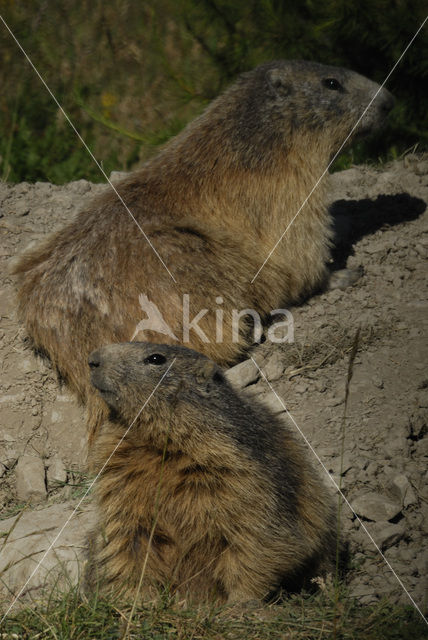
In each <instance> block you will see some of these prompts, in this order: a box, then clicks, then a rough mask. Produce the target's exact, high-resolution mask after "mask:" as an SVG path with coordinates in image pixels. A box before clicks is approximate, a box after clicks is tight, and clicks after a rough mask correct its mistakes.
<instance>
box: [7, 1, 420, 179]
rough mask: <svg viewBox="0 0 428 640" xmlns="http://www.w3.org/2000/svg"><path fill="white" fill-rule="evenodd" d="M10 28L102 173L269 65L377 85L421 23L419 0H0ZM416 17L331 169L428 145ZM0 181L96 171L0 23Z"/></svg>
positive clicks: (142, 154) (135, 160) (94, 175)
mask: <svg viewBox="0 0 428 640" xmlns="http://www.w3.org/2000/svg"><path fill="white" fill-rule="evenodd" d="M0 13H1V15H2V16H3V18H4V19H5V20H6V22H7V23H8V25H9V27H10V28H11V29H12V31H13V32H14V33H15V35H16V37H17V38H18V40H19V41H20V42H21V44H22V46H23V47H24V49H25V50H26V51H27V53H28V55H29V56H30V58H31V59H32V61H33V63H34V64H35V66H36V67H37V69H38V70H39V72H40V73H41V75H42V76H43V77H44V79H45V80H46V82H47V83H48V85H49V86H50V88H51V89H52V91H53V93H54V94H55V96H56V97H57V99H58V100H59V102H60V103H61V105H62V106H63V107H64V109H65V110H66V112H67V113H68V114H69V116H70V118H71V119H72V121H73V123H74V124H75V126H76V127H77V129H78V130H79V131H80V133H81V134H82V136H83V138H84V139H85V141H86V142H87V143H88V144H89V146H90V147H91V149H92V150H93V152H94V154H95V156H96V157H97V159H98V160H99V161H100V162H102V164H103V167H104V169H105V170H106V172H107V173H109V172H110V171H111V170H113V169H114V170H126V169H130V168H132V167H135V166H138V164H141V163H142V162H143V161H144V160H145V159H147V158H148V157H149V156H150V155H151V154H152V153H153V152H154V150H155V149H156V148H157V146H158V145H160V144H161V143H163V142H165V141H166V140H168V138H169V137H170V136H172V135H174V134H176V133H177V132H178V131H179V130H180V129H181V128H182V127H183V126H184V125H185V124H186V123H187V122H188V121H189V120H190V119H192V118H193V117H195V116H196V115H197V114H198V113H200V111H201V110H202V109H203V107H204V106H205V105H206V104H207V103H208V102H209V101H210V100H211V99H212V98H214V97H215V96H216V95H217V94H218V93H219V92H220V91H221V90H222V89H223V88H224V87H225V86H227V84H229V83H230V82H232V81H233V79H234V78H235V77H236V75H237V74H238V73H239V72H241V71H244V70H247V69H251V68H253V67H254V66H256V65H257V64H259V63H260V62H263V61H266V60H272V59H275V58H300V59H308V60H316V61H319V62H322V63H325V64H335V65H340V66H344V67H348V68H350V69H353V70H354V71H358V72H360V73H362V74H364V75H366V76H368V77H370V78H371V79H373V80H376V81H377V82H379V83H381V82H383V80H384V79H385V77H386V76H387V74H388V73H389V71H390V70H391V69H392V67H393V65H394V64H395V62H396V61H397V60H398V58H399V56H400V55H401V53H402V52H403V51H404V49H405V48H406V46H407V44H408V43H409V41H410V40H411V38H412V36H413V35H414V34H415V32H416V31H417V29H418V27H419V26H420V24H421V23H422V21H423V20H424V18H425V15H426V2H425V1H423V0H407V1H401V0H358V1H355V2H351V1H349V0H326V1H324V2H321V1H319V0H318V1H313V2H312V1H310V0H301V1H299V0H297V1H294V2H284V1H280V0H233V1H231V0H147V1H146V2H136V1H135V0H134V1H132V2H126V1H122V2H121V1H119V0H110V1H109V2H101V1H99V0H92V1H88V0H79V2H77V1H67V0H61V1H60V2H56V1H45V2H41V1H37V2H30V3H29V2H24V1H14V0H0ZM427 33H428V23H427V24H426V25H425V26H424V28H423V29H422V31H421V32H420V33H419V35H418V37H417V39H416V40H415V42H414V43H413V45H412V46H411V48H410V49H409V51H408V52H407V54H406V55H405V57H404V59H403V60H402V62H401V63H400V65H399V66H398V67H397V69H396V70H395V72H394V73H393V75H392V76H391V78H390V80H389V81H388V84H387V87H388V89H390V91H392V93H393V94H394V95H395V97H396V98H397V104H396V107H395V108H394V111H393V113H392V114H391V117H390V119H389V123H388V126H387V128H386V129H385V130H383V131H382V133H381V134H379V135H378V136H377V138H373V139H371V140H369V141H365V142H359V143H358V144H355V145H354V146H353V147H352V148H350V149H348V150H346V151H345V152H344V154H342V156H341V157H340V158H339V159H338V160H337V161H336V163H335V168H336V169H338V168H343V167H347V166H349V165H350V164H351V163H359V162H363V161H364V162H379V161H385V160H389V159H393V158H396V157H398V156H400V155H402V154H404V153H406V152H409V151H413V150H419V151H422V150H426V149H427V147H428V81H427V80H428V38H427ZM0 56H1V61H2V64H1V68H0V81H1V87H2V91H1V92H0V129H1V139H0V177H2V179H3V180H9V181H13V182H18V181H22V180H27V181H36V180H47V181H51V182H55V183H63V182H68V181H70V180H75V179H79V178H86V179H89V180H93V181H101V180H103V176H102V175H101V173H100V171H99V170H98V169H97V167H96V166H95V164H94V163H93V161H92V160H91V158H90V156H89V154H88V153H87V151H86V150H85V149H84V148H83V147H82V146H81V144H80V143H79V141H78V139H77V137H76V135H75V133H74V132H73V131H72V130H71V129H70V127H69V125H68V124H67V122H66V121H65V119H64V117H63V115H62V114H61V112H60V111H59V109H58V107H57V106H56V105H55V103H54V102H53V100H52V98H51V97H50V96H49V94H48V92H47V91H46V89H45V88H44V86H43V85H42V84H41V82H40V80H39V79H38V78H37V76H36V74H35V72H34V71H33V70H32V69H31V67H30V65H29V64H28V62H27V61H26V60H25V58H24V56H23V54H22V52H21V51H20V50H19V49H18V47H17V45H16V43H15V42H14V41H13V39H12V37H11V36H10V34H9V33H8V32H7V30H6V28H5V27H4V25H3V24H2V23H0Z"/></svg>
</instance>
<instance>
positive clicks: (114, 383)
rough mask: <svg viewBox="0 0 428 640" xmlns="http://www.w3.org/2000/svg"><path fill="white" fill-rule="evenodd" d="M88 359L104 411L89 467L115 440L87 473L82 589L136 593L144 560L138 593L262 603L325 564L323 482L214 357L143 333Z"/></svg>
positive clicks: (327, 538)
mask: <svg viewBox="0 0 428 640" xmlns="http://www.w3.org/2000/svg"><path fill="white" fill-rule="evenodd" d="M153 354H157V355H158V357H159V356H163V358H164V359H165V362H163V363H161V364H151V363H150V362H149V361H148V359H149V360H150V357H151V356H152V355H153ZM90 364H91V368H92V381H93V384H94V385H95V386H96V388H98V390H99V392H100V393H101V396H102V397H103V398H104V400H105V401H106V402H107V403H108V405H109V406H110V409H111V411H112V416H111V417H110V419H109V420H108V421H106V423H105V424H104V425H103V426H102V428H101V429H100V434H99V436H98V438H97V440H96V444H95V455H96V459H97V463H98V465H99V466H100V467H101V466H102V465H103V464H104V463H105V462H106V460H107V459H108V458H109V456H110V455H111V454H112V452H113V450H114V449H115V447H117V449H116V450H115V451H114V453H113V455H112V456H111V458H110V459H109V460H108V462H107V464H106V466H105V469H104V470H103V472H102V474H101V476H100V478H99V480H98V482H97V487H96V497H97V501H98V507H99V517H100V523H99V526H98V527H97V529H96V531H94V533H93V535H92V536H91V544H90V560H89V568H88V570H87V581H88V582H89V585H88V588H91V589H93V588H95V584H96V582H97V580H101V589H107V590H109V589H111V590H113V591H114V592H116V593H122V594H123V593H125V594H126V595H131V596H132V595H134V594H135V590H136V587H137V585H138V583H139V580H140V577H141V572H142V567H143V565H144V563H145V560H146V558H147V565H146V570H145V573H144V579H143V582H142V585H143V591H142V594H143V595H144V596H145V597H146V596H149V595H154V594H155V593H156V589H157V588H159V587H160V586H162V587H169V588H170V589H171V591H172V592H174V593H175V592H178V594H179V595H180V597H186V598H188V599H189V600H192V601H197V602H200V601H206V600H210V599H212V598H216V599H218V600H220V601H237V600H240V601H241V600H248V599H253V598H257V599H263V598H267V597H268V596H272V595H273V594H275V593H277V592H278V590H279V589H280V588H284V589H286V590H291V589H295V588H297V587H299V586H300V585H301V584H302V581H303V580H305V579H306V580H308V579H309V578H310V577H311V576H316V575H319V574H320V573H321V572H323V571H324V570H325V569H326V568H330V569H331V567H332V566H333V559H334V554H335V540H334V531H335V527H334V521H335V509H334V507H333V504H332V498H331V496H330V495H329V492H328V491H327V490H326V488H325V487H324V485H323V483H322V482H320V479H319V478H318V476H317V474H316V473H315V472H314V470H313V469H312V467H311V465H310V464H309V463H308V461H307V459H306V455H305V452H304V451H303V450H302V448H301V446H300V445H299V443H298V442H296V440H295V438H294V436H293V434H292V433H291V432H290V431H289V430H288V429H287V428H286V427H285V426H284V424H283V422H282V421H281V420H280V419H278V418H277V417H276V416H274V415H273V414H271V413H270V411H269V410H267V409H266V408H265V407H264V406H262V405H259V404H258V403H257V402H253V401H252V402H251V403H249V402H248V400H246V399H244V398H243V396H241V395H240V394H238V393H237V392H236V391H234V390H233V389H232V387H231V386H230V385H229V384H228V382H227V381H226V380H225V378H224V377H223V374H222V373H221V370H220V369H219V368H218V367H217V365H215V364H214V363H213V362H212V361H210V360H207V359H206V358H205V357H204V356H202V355H200V354H198V353H196V352H194V351H192V350H189V349H186V348H184V347H178V346H167V345H153V344H150V343H126V344H114V345H109V346H107V347H103V348H101V349H99V350H98V351H96V352H94V353H93V354H92V355H91V357H90ZM170 365H171V367H170ZM168 367H170V369H169V371H168ZM167 371H168V373H166V372H167ZM164 374H166V375H164ZM162 376H164V377H163V379H162ZM161 379H162V381H161V382H160V384H159V386H158V388H157V389H156V391H155V392H154V393H153V396H152V397H151V398H150V400H149V402H148V403H147V405H146V406H145V407H144V409H143V410H142V411H141V412H140V410H141V407H142V406H143V404H144V403H145V401H146V400H147V398H148V397H149V395H150V394H151V392H152V391H153V390H154V388H155V386H156V384H157V383H158V382H159V381H160V380H161ZM139 412H140V413H139ZM137 414H139V415H138V417H137V419H135V417H136V416H137ZM131 424H132V426H131V428H130V429H129V431H127V429H128V427H129V426H130V425H131ZM125 434H126V435H125ZM123 436H125V437H124V438H123V441H122V442H120V441H121V439H122V437H123ZM152 528H153V539H152V544H151V546H150V548H149V544H148V541H149V539H150V536H151V531H152Z"/></svg>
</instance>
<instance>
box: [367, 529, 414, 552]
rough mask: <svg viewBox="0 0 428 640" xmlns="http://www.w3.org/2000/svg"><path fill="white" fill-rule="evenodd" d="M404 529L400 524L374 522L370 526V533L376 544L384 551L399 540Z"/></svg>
mask: <svg viewBox="0 0 428 640" xmlns="http://www.w3.org/2000/svg"><path fill="white" fill-rule="evenodd" d="M405 532H406V529H405V527H404V525H402V524H400V523H399V524H391V523H390V522H376V523H375V524H374V525H372V526H371V527H370V533H371V534H372V536H373V538H374V541H375V542H376V544H377V545H378V546H379V547H380V548H381V549H382V551H385V550H386V549H390V548H391V547H393V546H394V545H395V544H397V542H399V541H400V540H401V539H402V538H403V536H404V534H405Z"/></svg>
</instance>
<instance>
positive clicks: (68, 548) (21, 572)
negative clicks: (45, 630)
mask: <svg viewBox="0 0 428 640" xmlns="http://www.w3.org/2000/svg"><path fill="white" fill-rule="evenodd" d="M74 506H75V505H74V503H62V504H53V505H51V506H49V507H45V508H43V509H40V510H32V511H23V512H21V513H20V514H19V515H17V516H14V517H13V518H8V519H7V520H2V521H0V536H1V538H2V540H3V542H4V543H2V544H3V546H2V550H1V554H0V575H1V576H2V580H1V582H0V594H2V595H6V596H7V598H8V600H10V599H11V595H14V594H17V593H18V592H19V590H20V589H21V588H22V587H23V586H24V585H26V586H25V590H24V592H23V594H22V595H23V596H24V597H25V596H26V594H27V593H28V594H29V596H30V598H34V597H35V596H37V595H39V594H41V593H42V591H43V589H45V588H47V595H49V593H51V592H52V585H54V584H55V588H59V589H62V588H69V587H70V585H72V584H75V583H77V581H78V578H79V576H80V575H81V573H82V569H81V565H82V562H83V557H82V556H83V552H84V548H85V544H86V537H87V535H88V533H89V531H90V529H92V528H93V526H94V525H95V522H96V516H95V511H94V509H93V508H92V507H91V506H85V507H84V509H82V508H81V507H80V508H79V511H78V512H76V513H74V514H73V510H74ZM70 516H72V517H71V518H70ZM69 518H70V520H69V522H68V523H67V520H68V519H69ZM66 523H67V524H66ZM65 524H66V526H65V527H64V529H63V531H62V533H61V535H60V536H59V537H58V539H56V538H57V536H58V534H59V533H60V531H61V529H62V528H63V526H64V525H65ZM51 544H52V548H51V550H50V551H49V553H48V554H47V555H46V556H44V554H45V552H46V551H47V550H48V548H49V546H50V545H51ZM40 561H41V565H40V567H39V568H38V569H37V571H36V572H35V573H34V575H32V573H33V571H34V569H35V568H36V567H37V563H38V562H40ZM30 577H31V580H29V582H28V584H26V582H27V580H28V579H29V578H30ZM49 587H50V588H49Z"/></svg>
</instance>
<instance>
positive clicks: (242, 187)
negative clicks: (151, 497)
mask: <svg viewBox="0 0 428 640" xmlns="http://www.w3.org/2000/svg"><path fill="white" fill-rule="evenodd" d="M332 77H333V78H337V80H338V81H339V82H340V85H341V88H340V89H333V90H332V89H329V88H328V87H326V86H325V80H326V79H328V78H332ZM377 89H378V85H376V84H375V83H373V82H371V81H370V80H367V79H366V78H363V77H362V76H360V75H358V74H356V73H353V72H351V71H348V70H345V69H340V68H336V67H326V66H323V65H318V64H315V63H308V62H297V61H290V62H287V61H278V62H273V63H268V64H264V65H261V66H260V67H258V68H256V69H255V70H254V71H251V72H249V73H246V74H243V75H242V76H241V77H240V78H239V79H238V81H237V82H236V83H235V84H234V85H233V86H232V87H230V88H229V89H228V90H227V91H226V92H225V93H224V94H223V95H222V96H220V97H219V98H218V99H217V100H215V101H214V102H213V103H212V104H211V105H210V106H209V107H208V108H207V109H206V111H205V112H204V113H203V114H202V115H201V116H200V117H199V118H197V119H196V120H195V121H194V122H192V123H191V124H190V125H189V126H188V127H187V128H186V129H185V130H184V131H183V132H182V133H181V134H180V135H178V136H177V137H176V138H175V139H173V140H172V141H171V142H169V143H168V144H167V145H166V146H165V148H164V149H163V150H162V151H161V152H160V153H159V154H158V155H157V156H156V157H155V158H153V159H152V160H150V161H149V162H148V163H147V164H146V165H144V166H143V167H142V169H140V170H139V171H136V172H135V173H133V174H132V175H131V176H130V177H129V178H127V179H125V180H124V181H123V182H121V183H120V184H118V186H117V189H118V191H119V193H120V195H121V196H122V198H123V200H124V201H125V202H126V204H127V205H128V207H129V208H130V210H131V211H132V214H133V216H134V217H135V219H136V221H137V222H138V224H139V225H140V226H141V228H142V229H143V230H144V232H145V234H146V235H147V236H148V238H149V239H150V241H151V243H152V244H153V246H154V247H155V248H156V250H157V251H158V252H159V254H160V256H161V257H162V259H163V260H164V262H165V264H166V265H167V266H168V268H169V270H170V271H171V273H172V274H173V276H174V278H175V280H176V283H175V282H174V281H173V280H172V278H171V277H170V275H169V274H168V272H167V270H166V269H165V268H164V266H163V265H162V263H161V262H160V260H159V258H158V257H157V256H156V254H155V253H154V251H153V250H152V248H151V247H150V246H149V244H148V243H147V241H146V239H145V238H144V236H143V235H142V233H141V231H140V230H139V229H138V227H137V225H136V224H135V222H134V221H133V220H132V219H131V217H130V216H129V214H128V213H127V212H126V210H125V208H124V207H123V205H122V204H121V202H120V201H119V200H118V198H117V196H116V195H115V193H114V192H113V191H108V192H107V193H105V194H104V195H102V196H101V197H98V198H96V199H95V200H94V201H93V202H92V204H91V206H90V207H89V208H88V209H86V210H84V211H82V212H81V213H80V214H79V215H78V216H77V218H76V219H75V220H74V221H73V222H71V223H70V224H69V225H67V226H66V227H65V228H64V229H62V230H61V231H59V232H58V233H55V234H54V235H52V236H51V237H50V238H48V239H47V241H46V242H45V243H44V244H43V246H41V247H40V248H38V249H35V250H32V251H30V252H28V253H27V254H26V255H24V256H23V257H22V258H21V259H20V261H19V263H18V264H17V265H16V266H15V268H14V272H15V273H17V274H19V275H20V279H21V284H20V290H19V309H20V315H21V318H22V319H23V321H24V323H25V325H26V327H27V330H28V332H29V334H30V336H31V337H32V339H33V341H34V344H35V346H36V347H37V348H38V349H40V350H42V351H44V352H46V353H47V354H48V355H49V357H50V358H51V360H52V362H53V363H54V365H55V366H56V367H57V369H58V370H59V371H60V372H61V374H62V375H63V376H64V377H65V378H66V380H67V381H68V382H69V384H70V385H71V386H72V388H73V389H74V390H75V391H76V392H77V393H78V395H79V397H80V399H81V400H83V401H88V403H89V409H90V424H91V427H90V431H91V433H92V435H93V434H94V433H95V432H96V429H97V425H99V424H100V422H101V420H102V416H103V406H102V404H101V403H99V402H98V400H97V399H96V397H95V395H94V393H93V391H92V390H91V387H90V384H89V379H88V375H87V370H86V360H87V357H88V354H89V353H90V352H91V351H92V350H93V349H94V348H96V347H98V346H100V345H102V344H107V343H111V342H121V341H125V340H130V339H131V337H132V336H133V333H134V331H135V328H136V325H137V323H138V322H139V321H140V320H142V319H144V314H143V312H142V310H141V308H140V306H139V295H140V294H145V295H147V297H148V298H149V300H150V301H152V302H154V303H155V304H156V305H157V307H158V309H159V310H160V312H161V313H162V315H163V318H164V319H165V321H166V322H167V323H168V325H169V326H170V328H171V330H172V331H173V333H174V334H175V335H176V336H177V337H178V339H179V340H180V341H181V340H182V335H183V332H182V296H183V294H189V295H190V317H193V316H194V315H195V314H196V313H198V312H199V311H200V310H201V309H205V308H208V309H210V310H211V311H210V313H209V314H207V315H206V317H205V318H204V319H203V320H202V321H201V322H200V323H199V324H200V327H201V329H202V330H203V331H204V332H205V334H206V335H207V336H208V338H209V342H208V343H206V342H203V341H202V340H201V339H200V338H199V336H198V335H196V333H194V332H191V333H190V342H189V343H187V345H186V346H189V347H192V348H194V349H196V350H198V351H200V352H202V353H204V354H206V355H207V356H208V357H210V358H212V359H214V360H215V361H217V362H218V363H220V364H226V363H232V362H234V361H236V360H237V358H238V357H239V355H240V353H241V352H242V350H243V349H245V348H246V347H247V346H248V345H249V344H250V343H251V340H250V338H249V336H248V334H247V332H246V331H245V327H243V328H242V331H241V336H240V340H239V343H234V342H233V341H232V336H231V331H230V327H231V312H232V309H237V310H242V309H246V308H252V309H254V310H255V311H257V312H258V313H259V314H260V315H261V316H262V317H264V316H266V314H269V312H270V311H271V310H274V309H276V308H279V307H283V306H284V305H287V304H289V303H290V302H292V301H296V300H298V299H299V297H301V296H302V295H303V294H305V293H306V292H308V291H310V290H312V289H313V288H314V287H316V286H317V285H319V283H320V282H322V280H323V278H324V277H325V274H326V262H327V260H328V257H329V244H330V236H331V230H330V216H329V214H328V211H327V209H326V206H325V204H324V195H325V185H324V183H322V184H321V185H320V186H319V187H318V188H317V189H316V191H315V192H314V193H313V194H312V196H311V197H310V199H309V201H308V203H307V204H306V205H305V207H304V209H303V210H302V212H301V213H300V215H299V216H298V217H297V218H296V220H295V221H294V223H293V224H292V226H291V227H290V229H289V230H288V232H287V233H286V235H285V236H284V238H283V239H282V241H281V243H280V244H279V246H278V247H277V248H276V250H275V252H274V253H273V254H272V256H271V258H270V260H269V261H268V262H267V264H266V266H265V267H264V268H263V270H262V271H261V272H260V274H259V276H258V277H257V279H256V280H255V282H254V283H251V280H252V278H253V277H254V275H255V274H256V272H257V271H258V269H259V268H260V267H261V265H262V263H263V262H264V260H265V259H266V257H267V256H268V253H269V252H270V251H271V250H272V249H273V247H274V245H275V244H276V242H277V240H278V239H279V237H280V236H281V234H282V233H283V231H284V230H285V228H286V227H287V225H288V223H289V222H290V221H291V219H292V218H293V216H294V215H295V214H296V212H297V210H298V208H299V207H300V205H301V204H302V203H303V201H304V200H305V198H306V197H307V195H308V194H309V192H310V191H311V189H312V188H313V186H314V185H315V183H316V182H317V180H318V179H319V178H320V176H321V174H322V173H323V171H324V170H325V168H326V166H327V164H328V162H329V160H330V158H331V157H332V154H333V153H334V152H335V151H336V150H337V149H338V148H339V146H340V144H342V142H343V141H344V139H345V138H346V136H347V135H348V133H349V132H350V130H351V127H352V126H353V125H354V124H355V122H356V121H357V119H358V117H359V115H360V114H361V113H362V110H363V109H364V108H365V107H366V105H367V104H368V102H369V100H370V99H371V98H372V96H373V95H374V93H375V91H376V90H377ZM391 101H392V99H391V96H390V94H389V93H388V92H387V91H386V90H382V92H381V93H380V94H379V96H378V98H377V99H376V101H375V103H374V104H373V105H372V106H371V108H370V110H369V111H368V112H367V114H366V115H365V116H364V118H363V120H362V121H361V123H360V124H359V126H358V127H357V130H356V133H359V134H361V133H365V132H366V131H369V130H371V129H373V128H376V127H377V126H378V125H379V123H380V121H381V119H382V117H383V116H384V115H385V113H386V112H387V111H388V110H389V108H390V106H391ZM217 296H221V297H222V298H223V304H222V305H220V306H221V308H222V309H223V310H224V327H225V331H224V337H223V340H222V342H217V341H216V338H215V316H214V311H213V309H216V308H218V307H219V305H218V304H217V302H216V297H217ZM138 337H139V338H141V339H145V340H149V341H153V342H170V343H171V342H173V340H172V339H171V338H168V337H166V336H164V335H162V334H160V333H156V332H146V333H145V334H144V335H139V336H138Z"/></svg>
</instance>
